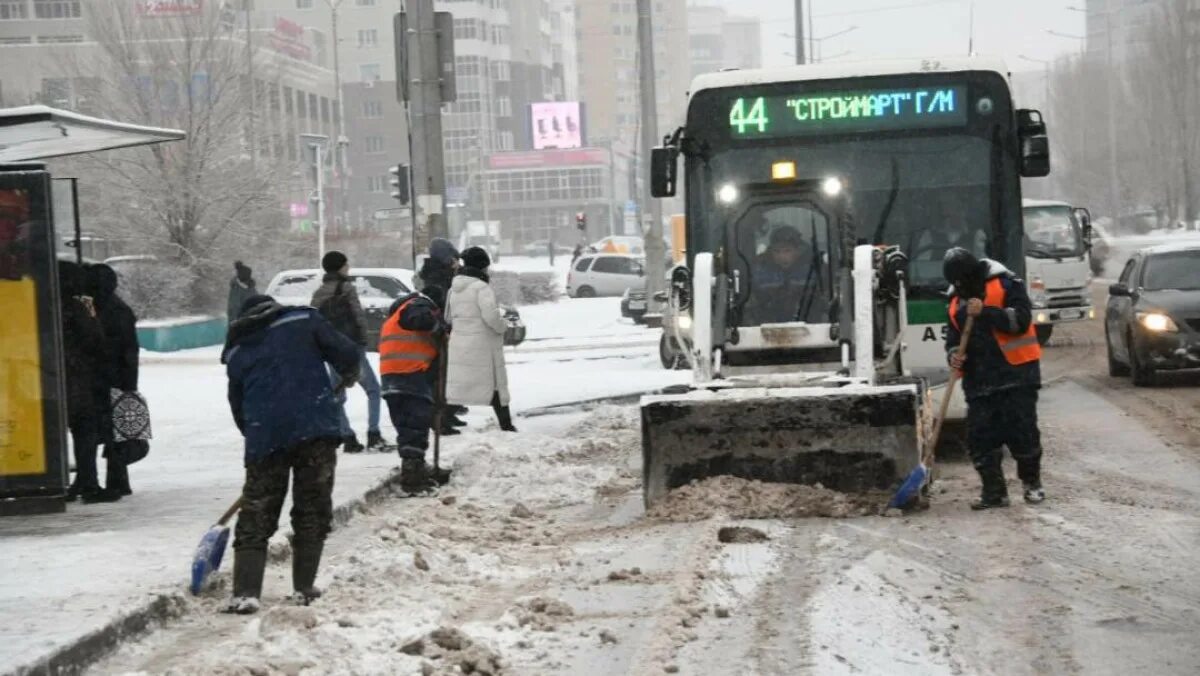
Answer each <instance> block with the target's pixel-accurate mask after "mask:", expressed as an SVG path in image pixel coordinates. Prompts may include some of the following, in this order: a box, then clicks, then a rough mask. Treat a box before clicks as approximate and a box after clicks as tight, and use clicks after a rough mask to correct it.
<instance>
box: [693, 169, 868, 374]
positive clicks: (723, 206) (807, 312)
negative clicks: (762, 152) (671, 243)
mask: <svg viewBox="0 0 1200 676" xmlns="http://www.w3.org/2000/svg"><path fill="white" fill-rule="evenodd" d="M721 191H722V192H721V194H719V195H718V200H717V201H718V203H719V204H720V207H719V209H718V211H719V213H717V214H715V216H716V217H715V218H713V219H711V220H710V221H709V223H710V224H714V225H717V226H718V227H720V228H721V229H722V231H723V232H722V233H721V235H720V237H719V238H713V239H719V240H720V241H721V242H722V245H721V248H720V255H718V256H717V269H716V270H715V273H716V275H717V276H718V278H723V279H724V284H723V288H725V289H726V292H725V293H724V294H723V295H724V297H725V299H726V301H727V303H726V304H725V308H724V316H721V310H719V309H717V310H716V313H717V315H718V316H717V317H716V318H715V319H716V320H717V322H718V323H720V324H722V325H723V328H724V329H725V339H724V341H723V344H724V355H725V356H724V358H725V363H726V364H727V365H728V366H731V367H735V368H736V367H760V366H786V365H795V366H797V367H811V366H812V365H814V364H831V363H834V362H837V361H838V350H837V348H838V334H839V331H840V326H839V320H840V318H839V316H838V308H839V303H838V298H839V297H840V294H841V290H842V287H841V283H840V282H841V278H840V268H842V267H844V264H843V261H845V260H847V259H846V256H845V251H844V250H843V244H844V241H845V237H844V236H843V235H844V233H845V232H846V228H847V227H849V226H848V224H847V222H846V221H845V218H846V213H847V210H848V195H847V194H846V193H845V191H844V190H843V189H842V187H841V183H840V182H838V183H837V188H836V190H832V189H831V188H830V185H829V184H827V183H826V181H825V180H795V179H793V180H787V181H774V182H770V183H760V184H746V185H735V184H729V185H726V186H723V187H722V188H721ZM719 305H720V304H718V306H719Z"/></svg>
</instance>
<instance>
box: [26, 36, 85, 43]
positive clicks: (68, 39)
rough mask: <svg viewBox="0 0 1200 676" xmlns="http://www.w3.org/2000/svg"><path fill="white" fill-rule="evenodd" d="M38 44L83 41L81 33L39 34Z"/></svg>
mask: <svg viewBox="0 0 1200 676" xmlns="http://www.w3.org/2000/svg"><path fill="white" fill-rule="evenodd" d="M37 41H38V44H39V45H63V44H68V43H72V42H83V36H82V35H39V36H38V39H37Z"/></svg>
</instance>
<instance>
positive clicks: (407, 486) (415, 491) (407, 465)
mask: <svg viewBox="0 0 1200 676" xmlns="http://www.w3.org/2000/svg"><path fill="white" fill-rule="evenodd" d="M436 487H437V482H436V481H434V479H433V477H432V476H430V473H429V465H427V464H425V459H424V458H416V457H407V458H404V459H403V460H402V461H401V463H400V490H401V491H403V492H404V493H406V494H407V495H427V494H429V493H430V492H431V491H432V490H433V489H435V488H436Z"/></svg>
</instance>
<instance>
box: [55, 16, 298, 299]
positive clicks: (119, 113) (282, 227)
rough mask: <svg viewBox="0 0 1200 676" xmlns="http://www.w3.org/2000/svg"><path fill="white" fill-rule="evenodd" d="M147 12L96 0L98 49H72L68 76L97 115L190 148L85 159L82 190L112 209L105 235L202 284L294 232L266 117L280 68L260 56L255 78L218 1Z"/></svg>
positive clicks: (286, 173)
mask: <svg viewBox="0 0 1200 676" xmlns="http://www.w3.org/2000/svg"><path fill="white" fill-rule="evenodd" d="M138 5H139V3H131V2H128V1H126V0H94V2H93V3H91V6H90V7H89V11H88V12H87V21H88V32H89V34H90V36H91V37H92V39H93V40H94V43H91V44H88V45H83V46H79V47H76V48H72V49H69V50H64V52H63V57H62V58H61V59H60V62H61V64H62V65H61V67H62V69H63V70H64V71H65V72H64V75H66V76H68V77H71V78H72V79H73V80H74V81H76V82H84V83H87V86H86V88H87V90H88V91H87V92H86V97H87V99H88V102H89V110H92V111H94V112H95V113H96V114H98V115H101V116H105V117H112V118H114V119H119V120H129V121H135V122H137V123H139V124H147V125H152V126H159V127H168V128H176V129H181V130H183V131H184V132H186V134H187V140H186V141H183V142H178V143H170V144H163V145H157V146H150V147H148V148H142V149H135V150H129V151H122V152H115V153H102V154H99V155H95V156H93V157H89V158H87V159H86V160H81V162H82V164H83V166H82V168H83V169H84V174H85V176H86V181H85V183H84V184H85V185H87V186H89V187H90V188H91V190H89V194H91V195H93V196H96V197H97V199H99V201H100V203H101V204H102V205H103V207H102V208H101V209H100V210H99V214H100V215H99V219H98V220H104V221H107V222H106V223H105V224H104V225H105V226H106V227H105V230H106V231H107V232H110V233H114V234H116V235H117V236H121V235H123V236H124V237H126V238H131V239H141V240H143V241H145V242H146V243H148V244H150V246H148V247H145V248H149V249H151V250H152V252H153V253H156V254H158V255H159V256H160V257H168V258H171V259H173V260H174V262H176V263H177V264H179V265H181V266H183V267H185V268H188V269H190V270H191V271H192V274H193V276H195V277H198V278H204V277H210V276H211V274H215V273H209V272H208V269H210V268H211V269H215V268H214V266H217V265H218V264H219V265H220V266H222V267H228V262H229V260H230V259H231V258H232V257H233V256H236V255H237V254H238V253H239V252H245V251H246V249H247V247H251V246H254V245H256V244H258V243H260V242H261V241H262V240H263V239H264V238H269V237H270V236H271V235H272V234H273V233H278V232H281V231H282V232H286V228H287V225H288V221H287V217H286V214H285V213H284V211H283V209H284V206H285V205H284V204H283V201H284V200H283V198H282V195H283V194H284V191H283V190H282V186H283V183H284V181H285V180H287V179H288V178H290V177H291V171H290V170H289V169H290V167H288V166H287V164H286V158H287V153H285V152H282V149H283V148H284V147H285V146H283V145H282V144H283V143H286V142H288V140H287V137H286V135H285V134H281V133H279V131H280V130H278V129H271V126H270V124H269V118H270V117H271V116H270V115H266V114H262V113H263V111H264V110H267V109H269V107H270V106H271V105H274V106H275V107H276V109H277V108H278V104H279V101H278V98H277V97H275V98H273V96H274V95H273V94H272V92H277V91H278V89H277V87H275V86H274V84H275V83H276V82H277V78H278V71H277V70H276V69H274V68H273V67H272V66H271V64H263V63H260V62H259V61H261V59H256V63H255V66H254V71H253V77H251V76H250V72H249V68H248V62H249V59H248V56H250V55H248V54H247V50H248V49H249V47H248V45H247V41H246V40H245V39H244V38H243V37H242V36H241V35H240V31H234V30H233V27H232V26H230V25H229V24H228V23H227V22H223V21H222V17H221V16H220V11H219V8H218V7H216V6H215V5H216V3H205V4H204V5H202V6H201V8H202V9H199V10H198V12H197V13H196V14H194V15H188V16H170V17H155V16H147V15H144V14H142V13H140V12H139V11H138ZM254 56H258V55H254ZM254 102H257V106H255V105H252V104H253V103H254ZM256 107H257V108H258V109H259V110H258V113H259V114H256V110H255V108H256ZM256 141H257V143H255V142H256ZM94 220H97V219H94ZM196 292H197V295H199V296H205V295H212V294H211V290H210V293H204V289H201V288H197V289H196ZM210 304H211V299H210Z"/></svg>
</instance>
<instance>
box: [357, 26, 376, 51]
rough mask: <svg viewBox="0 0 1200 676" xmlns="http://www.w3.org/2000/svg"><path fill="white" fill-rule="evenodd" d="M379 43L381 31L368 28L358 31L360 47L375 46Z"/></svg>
mask: <svg viewBox="0 0 1200 676" xmlns="http://www.w3.org/2000/svg"><path fill="white" fill-rule="evenodd" d="M377 44H379V31H377V30H375V29H374V28H368V29H366V30H361V31H359V32H358V46H359V47H374V46H375V45H377Z"/></svg>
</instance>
